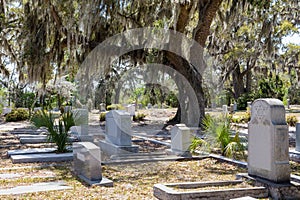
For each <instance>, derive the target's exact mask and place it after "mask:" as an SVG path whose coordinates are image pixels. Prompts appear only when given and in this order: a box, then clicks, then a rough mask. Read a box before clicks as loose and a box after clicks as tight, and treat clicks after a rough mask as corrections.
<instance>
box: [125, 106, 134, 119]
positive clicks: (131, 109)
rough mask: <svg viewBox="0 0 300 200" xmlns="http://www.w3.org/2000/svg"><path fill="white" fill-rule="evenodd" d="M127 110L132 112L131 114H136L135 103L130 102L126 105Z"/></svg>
mask: <svg viewBox="0 0 300 200" xmlns="http://www.w3.org/2000/svg"><path fill="white" fill-rule="evenodd" d="M126 110H127V112H128V113H129V114H130V116H134V115H135V105H133V104H129V105H128V106H127V107H126Z"/></svg>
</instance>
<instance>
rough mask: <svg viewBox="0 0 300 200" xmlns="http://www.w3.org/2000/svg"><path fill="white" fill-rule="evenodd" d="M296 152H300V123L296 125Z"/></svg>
mask: <svg viewBox="0 0 300 200" xmlns="http://www.w3.org/2000/svg"><path fill="white" fill-rule="evenodd" d="M295 150H296V151H299V152H300V123H296V149H295Z"/></svg>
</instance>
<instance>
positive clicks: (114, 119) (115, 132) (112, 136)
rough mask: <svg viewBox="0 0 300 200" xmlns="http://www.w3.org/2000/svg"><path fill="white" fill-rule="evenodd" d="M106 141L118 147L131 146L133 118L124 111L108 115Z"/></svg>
mask: <svg viewBox="0 0 300 200" xmlns="http://www.w3.org/2000/svg"><path fill="white" fill-rule="evenodd" d="M105 129H106V140H107V141H108V142H111V143H113V144H115V145H118V146H131V116H130V114H129V113H128V112H126V111H123V110H112V111H110V112H108V113H107V114H106V126H105Z"/></svg>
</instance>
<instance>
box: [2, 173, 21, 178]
mask: <svg viewBox="0 0 300 200" xmlns="http://www.w3.org/2000/svg"><path fill="white" fill-rule="evenodd" d="M21 176H22V175H21V174H12V173H10V174H0V179H13V178H19V177H21Z"/></svg>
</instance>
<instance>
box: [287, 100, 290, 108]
mask: <svg viewBox="0 0 300 200" xmlns="http://www.w3.org/2000/svg"><path fill="white" fill-rule="evenodd" d="M287 108H288V109H290V99H287Z"/></svg>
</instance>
